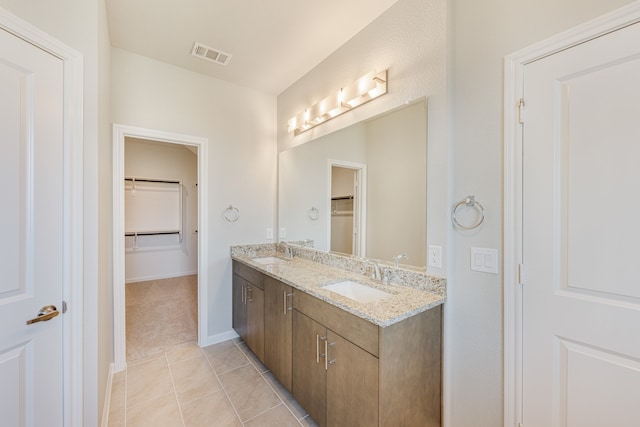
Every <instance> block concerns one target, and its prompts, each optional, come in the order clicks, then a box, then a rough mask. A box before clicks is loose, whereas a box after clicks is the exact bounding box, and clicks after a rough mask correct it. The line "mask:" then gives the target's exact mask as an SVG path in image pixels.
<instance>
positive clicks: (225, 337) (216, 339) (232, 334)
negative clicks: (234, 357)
mask: <svg viewBox="0 0 640 427" xmlns="http://www.w3.org/2000/svg"><path fill="white" fill-rule="evenodd" d="M239 336H240V335H238V333H237V332H236V331H234V330H233V329H229V330H228V331H226V332H221V333H219V334H215V335H211V336H210V337H207V339H206V341H204V342H201V343H200V347H207V346H209V345H213V344H218V343H221V342H224V341H229V340H232V339H234V338H238V337H239Z"/></svg>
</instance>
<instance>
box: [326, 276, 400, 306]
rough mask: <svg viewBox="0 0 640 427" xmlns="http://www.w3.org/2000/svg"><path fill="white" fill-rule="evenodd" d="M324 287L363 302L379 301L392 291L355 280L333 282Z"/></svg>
mask: <svg viewBox="0 0 640 427" xmlns="http://www.w3.org/2000/svg"><path fill="white" fill-rule="evenodd" d="M323 288H324V289H326V290H328V291H331V292H335V293H336V294H339V295H342V296H343V297H347V298H349V299H352V300H354V301H358V302H361V303H369V302H378V301H382V300H383V299H385V298H388V297H390V296H391V294H390V293H387V292H384V291H381V290H379V289H376V288H372V287H371V286H367V285H363V284H362V283H358V282H354V281H353V280H344V281H342V282H338V283H331V284H329V285H324V286H323Z"/></svg>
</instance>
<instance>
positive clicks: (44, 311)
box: [27, 305, 60, 325]
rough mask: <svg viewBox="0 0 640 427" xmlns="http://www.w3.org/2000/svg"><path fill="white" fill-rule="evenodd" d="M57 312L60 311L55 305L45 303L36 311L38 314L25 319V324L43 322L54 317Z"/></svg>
mask: <svg viewBox="0 0 640 427" xmlns="http://www.w3.org/2000/svg"><path fill="white" fill-rule="evenodd" d="M58 314H60V312H59V311H58V309H57V308H56V306H55V305H45V306H44V307H42V308H41V309H40V311H39V312H38V316H36V317H34V318H33V319H29V320H27V325H31V324H32V323H37V322H45V321H47V320H51V319H53V318H54V317H56V316H57V315H58Z"/></svg>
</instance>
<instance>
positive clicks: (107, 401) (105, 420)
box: [100, 363, 114, 427]
mask: <svg viewBox="0 0 640 427" xmlns="http://www.w3.org/2000/svg"><path fill="white" fill-rule="evenodd" d="M113 367H114V365H113V363H110V364H109V373H108V374H107V387H106V390H105V392H104V393H105V394H104V406H103V408H102V422H101V423H100V426H101V427H108V426H109V410H110V409H111V390H112V389H113Z"/></svg>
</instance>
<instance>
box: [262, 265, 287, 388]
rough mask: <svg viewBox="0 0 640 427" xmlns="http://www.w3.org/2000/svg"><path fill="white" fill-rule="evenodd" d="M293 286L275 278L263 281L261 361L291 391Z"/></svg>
mask: <svg viewBox="0 0 640 427" xmlns="http://www.w3.org/2000/svg"><path fill="white" fill-rule="evenodd" d="M291 298H292V289H291V286H289V285H286V284H284V283H282V282H280V281H278V280H275V279H272V278H270V277H267V278H265V284H264V334H265V335H264V364H265V365H266V367H267V368H269V369H270V370H271V372H272V373H273V375H274V376H275V377H276V378H277V379H278V381H279V382H280V384H282V386H283V387H284V388H285V389H287V390H288V391H289V392H290V391H291V369H292V367H291V364H292V362H291V358H292V346H291V341H292V325H293V322H292V319H293V311H292V310H291Z"/></svg>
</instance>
